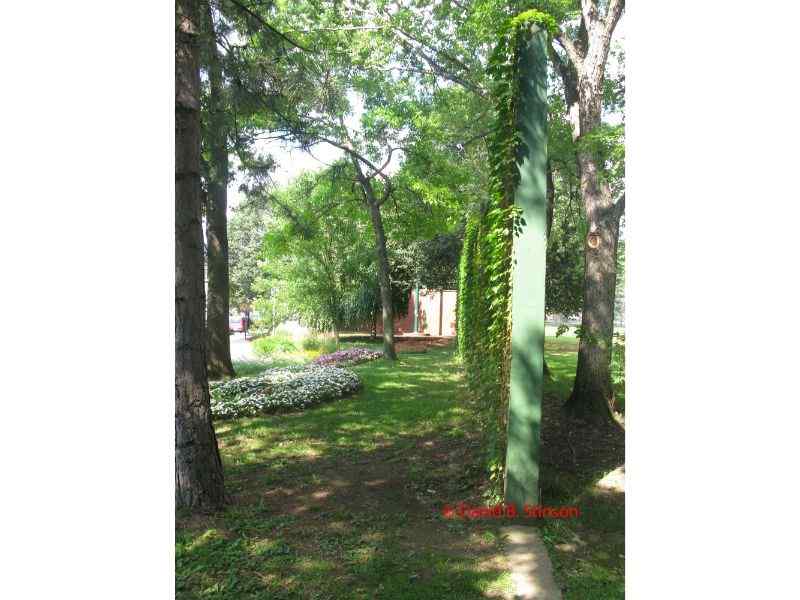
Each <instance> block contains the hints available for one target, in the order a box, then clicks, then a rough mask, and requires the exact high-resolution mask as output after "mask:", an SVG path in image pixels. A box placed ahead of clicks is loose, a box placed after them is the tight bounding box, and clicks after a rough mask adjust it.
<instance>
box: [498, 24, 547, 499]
mask: <svg viewBox="0 0 800 600" xmlns="http://www.w3.org/2000/svg"><path fill="white" fill-rule="evenodd" d="M531 31H532V32H533V34H532V36H531V37H530V39H529V40H528V41H527V42H522V43H523V44H524V47H523V48H522V49H521V52H520V62H519V68H518V73H519V77H520V98H519V102H520V110H519V117H518V124H517V126H518V128H519V133H520V135H521V137H522V144H521V152H520V156H519V157H518V160H517V164H518V166H519V171H520V181H519V184H518V186H517V189H516V191H515V195H514V202H515V204H516V205H517V206H518V207H519V208H520V209H521V217H522V220H521V223H522V230H521V232H519V231H518V232H517V233H516V234H515V235H514V245H513V247H514V250H513V253H514V254H513V256H514V263H513V274H512V285H513V288H512V290H513V291H512V296H511V320H512V325H511V382H510V384H511V385H510V396H509V402H508V448H507V453H506V478H505V499H506V502H509V503H514V504H516V505H517V509H518V510H520V511H521V510H522V506H523V505H524V504H534V505H535V504H538V503H539V430H540V424H541V417H542V384H543V378H544V374H543V368H544V276H545V256H546V249H547V233H546V232H547V210H546V209H547V183H546V175H547V111H548V107H547V46H546V44H547V34H546V32H545V31H544V30H543V29H541V28H539V27H537V26H536V25H532V26H531Z"/></svg>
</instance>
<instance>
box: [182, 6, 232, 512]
mask: <svg viewBox="0 0 800 600" xmlns="http://www.w3.org/2000/svg"><path fill="white" fill-rule="evenodd" d="M198 16H199V10H198V3H197V2H196V0H194V1H193V0H178V1H177V3H176V31H175V506H176V508H190V509H202V510H214V509H218V508H220V507H221V506H222V505H223V503H224V483H223V474H222V461H221V460H220V456H219V449H218V447H217V438H216V435H215V433H214V428H213V426H212V423H211V407H210V405H209V402H210V399H209V393H208V378H207V371H206V369H207V367H206V328H205V318H204V314H203V313H204V310H205V293H204V289H203V288H204V283H203V231H202V223H201V219H200V214H201V200H200V112H199V111H200V73H199V67H198V35H197V23H198V21H197V19H198Z"/></svg>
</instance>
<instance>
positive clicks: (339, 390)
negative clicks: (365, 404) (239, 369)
mask: <svg viewBox="0 0 800 600" xmlns="http://www.w3.org/2000/svg"><path fill="white" fill-rule="evenodd" d="M360 388H361V379H359V377H358V375H356V374H355V373H354V372H353V371H350V370H349V369H343V368H341V367H334V366H323V365H307V366H292V367H282V368H275V369H267V370H266V371H264V372H263V373H261V374H260V375H258V376H256V377H240V378H238V379H232V380H230V381H213V382H210V383H209V389H210V390H211V412H212V413H213V415H214V417H215V418H218V419H226V418H227V419H230V418H235V417H247V416H254V415H258V414H265V413H274V412H288V411H296V410H303V409H306V408H309V407H310V406H314V405H317V404H321V403H323V402H328V401H331V400H336V399H338V398H343V397H344V396H348V395H350V394H352V393H354V392H356V391H358V390H359V389H360Z"/></svg>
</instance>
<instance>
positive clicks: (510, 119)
mask: <svg viewBox="0 0 800 600" xmlns="http://www.w3.org/2000/svg"><path fill="white" fill-rule="evenodd" d="M532 24H536V25H538V26H540V27H541V28H543V29H544V30H546V31H547V32H548V33H549V34H550V35H554V34H555V33H556V32H557V31H558V26H557V24H556V21H555V19H554V18H553V17H552V16H550V15H548V14H547V13H544V12H541V11H538V10H528V11H525V12H523V13H520V14H519V15H517V16H516V17H513V18H511V19H509V20H508V21H507V22H506V23H505V25H504V26H503V27H502V29H501V30H500V33H499V39H498V42H497V45H496V47H495V49H494V51H493V52H492V54H491V56H490V58H489V65H488V73H489V75H490V76H491V79H492V100H493V103H494V108H495V123H494V127H493V130H492V132H491V135H490V137H489V142H488V150H489V164H490V197H489V201H488V203H487V204H486V205H485V206H484V207H483V209H482V210H481V211H479V213H477V214H475V215H472V216H470V218H469V219H468V221H467V226H466V231H465V236H464V246H463V250H462V253H461V261H460V264H459V300H458V302H459V306H458V348H459V354H460V355H461V358H462V361H463V362H464V367H465V371H466V379H467V386H468V388H469V390H470V393H471V395H472V397H473V399H474V400H475V401H476V403H477V406H478V410H479V415H480V418H481V419H482V421H483V424H484V429H485V432H486V434H487V445H488V457H487V459H488V464H487V468H488V470H489V473H490V474H489V477H490V480H491V481H492V483H493V485H492V488H491V490H490V494H491V496H492V497H493V499H495V500H497V499H499V498H500V496H501V494H502V482H503V469H504V465H505V448H506V418H507V411H508V396H509V379H510V372H509V368H510V362H511V270H512V242H513V233H514V230H515V228H516V227H518V223H517V219H518V218H519V216H518V210H517V208H516V206H515V205H514V191H515V189H516V187H517V184H518V183H519V177H520V175H519V168H518V167H517V157H518V155H519V146H520V143H521V138H520V135H519V131H518V126H517V123H518V120H517V112H518V110H519V100H520V91H519V86H520V81H519V74H518V64H519V56H520V49H521V48H522V47H523V43H524V42H526V41H527V39H528V38H529V36H530V35H531V27H530V26H531V25H532Z"/></svg>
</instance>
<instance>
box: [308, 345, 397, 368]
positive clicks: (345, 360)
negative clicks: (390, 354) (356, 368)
mask: <svg viewBox="0 0 800 600" xmlns="http://www.w3.org/2000/svg"><path fill="white" fill-rule="evenodd" d="M382 356H383V353H382V352H376V351H375V350H370V349H369V348H346V349H344V350H337V351H336V352H331V353H330V354H323V355H322V356H319V357H317V358H315V359H314V364H317V365H354V364H358V363H362V362H366V361H369V360H377V359H379V358H381V357H382Z"/></svg>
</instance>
